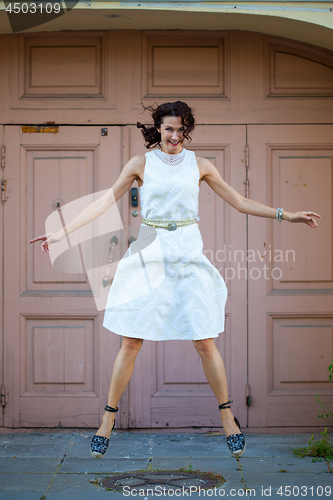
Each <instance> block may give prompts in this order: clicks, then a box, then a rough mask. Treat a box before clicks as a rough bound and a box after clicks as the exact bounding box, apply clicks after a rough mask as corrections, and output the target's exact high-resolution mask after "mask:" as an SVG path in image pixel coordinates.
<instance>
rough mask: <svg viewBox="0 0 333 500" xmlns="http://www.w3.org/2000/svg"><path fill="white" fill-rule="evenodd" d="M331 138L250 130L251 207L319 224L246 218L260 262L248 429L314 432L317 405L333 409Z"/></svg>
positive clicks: (252, 305)
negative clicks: (307, 216) (306, 216)
mask: <svg viewBox="0 0 333 500" xmlns="http://www.w3.org/2000/svg"><path fill="white" fill-rule="evenodd" d="M332 137H333V127H332V126H330V125H315V126H312V125H305V126H302V125H295V126H291V125H290V126H289V125H288V126H287V125H284V126H260V125H258V126H255V125H253V126H250V127H249V128H248V138H249V139H248V141H249V148H250V169H249V175H250V196H249V197H250V198H252V199H254V200H256V201H259V202H261V203H264V204H266V205H269V206H272V207H275V208H277V207H282V208H285V210H287V211H288V212H296V211H307V210H311V211H313V212H316V213H318V214H319V215H321V218H320V219H317V222H318V224H319V226H318V227H317V228H316V229H313V228H310V227H309V226H307V225H305V224H297V223H288V222H286V221H282V222H281V223H280V222H278V221H277V220H276V219H266V220H265V219H262V218H260V217H251V216H249V249H250V250H254V252H255V254H256V255H260V256H262V257H260V259H258V258H257V259H256V261H254V260H253V261H252V262H251V263H250V278H249V358H250V385H251V395H252V403H253V407H251V409H250V412H249V417H250V426H251V427H270V426H273V427H279V426H297V427H300V426H320V425H322V423H323V422H322V421H321V420H320V419H318V418H317V415H318V413H319V409H320V408H319V406H318V404H317V403H316V402H315V395H316V394H319V395H320V397H321V399H322V401H323V402H325V403H327V404H328V405H330V404H332V403H333V395H332V390H331V387H330V383H329V380H328V375H329V372H328V366H329V365H330V364H331V360H332V357H333V353H332V350H333V308H332V304H333V301H332V294H333V275H332V262H333V259H332V201H333V199H332V196H333V194H332V177H333V176H332V174H333V170H332V168H333V161H332V160H333V145H332ZM264 266H266V268H267V269H266V274H265V272H264V271H263V267H264ZM255 268H256V269H255ZM251 273H252V274H251Z"/></svg>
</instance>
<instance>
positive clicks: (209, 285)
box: [30, 101, 320, 458]
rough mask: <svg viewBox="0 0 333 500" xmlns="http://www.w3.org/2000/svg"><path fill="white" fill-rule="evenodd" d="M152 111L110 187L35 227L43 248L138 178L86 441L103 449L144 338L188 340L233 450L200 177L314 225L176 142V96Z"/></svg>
mask: <svg viewBox="0 0 333 500" xmlns="http://www.w3.org/2000/svg"><path fill="white" fill-rule="evenodd" d="M148 109H149V110H150V111H152V118H153V120H154V125H153V126H152V127H148V128H147V127H145V126H144V125H141V124H139V123H138V124H137V126H138V127H139V128H141V129H142V133H143V136H144V138H145V141H146V147H147V148H148V149H150V148H153V149H152V151H149V152H148V153H146V154H145V155H144V156H134V157H133V158H131V159H130V160H129V161H128V163H127V164H126V165H125V167H124V168H123V170H122V172H121V174H120V176H119V178H118V180H117V181H116V182H115V184H114V185H113V186H112V188H111V189H110V190H109V191H107V192H106V194H104V195H103V196H102V197H101V198H100V199H99V200H97V201H95V202H94V203H92V204H91V205H89V206H88V207H87V208H86V209H85V210H83V211H82V212H81V213H80V214H79V215H78V216H77V217H76V218H75V219H74V220H73V221H72V222H70V223H69V224H67V226H66V227H65V228H63V229H61V230H60V231H58V232H57V233H54V234H48V235H44V236H40V237H38V238H35V239H33V240H31V241H30V243H33V242H35V241H39V240H41V241H42V243H41V248H42V252H44V250H45V251H46V252H47V253H48V252H49V248H48V247H49V245H50V244H52V243H54V242H57V241H60V240H61V239H62V238H63V237H64V236H65V233H71V232H73V231H75V230H76V229H78V228H80V227H82V226H84V225H85V224H87V223H88V222H90V221H92V220H94V219H95V218H96V217H98V216H100V215H101V214H102V213H104V212H105V211H106V210H107V209H108V208H109V207H110V206H111V205H112V204H113V203H114V202H115V201H116V200H118V199H119V198H120V197H121V196H123V194H124V193H126V191H128V189H129V188H130V187H131V185H132V183H133V181H135V180H137V182H138V184H139V186H140V199H141V208H142V212H141V213H142V216H143V224H142V225H141V227H140V231H139V236H138V240H137V241H136V242H135V243H134V244H132V245H131V246H130V249H129V250H128V251H127V252H126V254H125V256H124V257H123V259H122V260H121V261H120V262H119V265H118V269H117V272H116V275H115V278H114V281H113V284H112V286H111V288H110V292H109V296H108V302H107V306H106V310H105V316H104V322H103V326H105V327H106V328H108V329H109V330H111V331H113V332H115V333H117V334H119V335H122V336H123V342H122V347H121V349H120V350H119V352H118V354H117V357H116V360H115V363H114V367H113V372H112V378H111V385H110V391H109V396H108V402H107V405H106V406H105V413H104V415H103V417H102V423H101V426H100V427H99V429H98V431H97V433H96V435H95V436H94V437H93V439H92V442H91V452H92V455H93V456H94V457H96V458H100V457H102V456H103V455H104V454H105V453H106V450H107V447H108V444H109V437H110V434H111V432H112V429H113V428H114V423H115V412H117V411H118V407H117V404H118V401H119V399H120V397H121V395H122V394H123V392H124V390H125V388H126V386H127V384H128V382H129V380H130V378H131V375H132V372H133V368H134V363H135V359H136V355H137V354H138V352H139V350H140V348H141V346H142V343H143V340H144V339H149V340H169V339H187V340H193V342H194V346H195V348H196V350H197V351H198V353H199V355H200V357H201V359H202V362H203V368H204V372H205V375H206V377H207V380H208V382H209V384H210V386H211V388H212V390H213V392H214V394H215V396H216V398H217V400H218V404H219V409H220V410H223V411H221V412H220V418H221V421H222V424H223V428H224V431H225V434H226V436H227V444H228V447H229V450H230V452H231V454H232V455H233V456H235V457H239V456H240V455H242V453H243V452H244V450H245V439H244V435H243V434H242V432H241V428H240V425H239V422H238V420H237V418H236V417H234V416H233V414H232V411H231V408H230V403H232V401H228V388H227V380H226V374H225V368H224V363H223V360H222V358H221V355H220V353H219V351H218V349H217V348H216V346H215V344H214V341H213V338H214V337H217V336H218V334H219V333H220V332H223V331H224V310H225V302H226V300H227V289H226V285H225V282H224V280H223V278H222V277H221V276H220V274H219V273H218V271H217V270H216V269H215V268H214V266H213V265H212V264H211V263H210V262H209V261H208V259H207V258H206V257H205V256H204V255H203V253H202V239H201V235H200V231H199V228H198V225H197V223H196V220H197V215H198V193H199V185H200V183H201V181H206V182H207V184H208V185H209V186H210V187H211V189H213V191H215V193H216V194H218V195H219V196H220V197H221V198H223V199H224V200H225V201H227V202H228V203H229V204H230V205H231V206H232V207H234V208H236V209H237V210H238V211H239V212H242V213H245V214H250V215H256V216H259V217H270V218H275V217H276V218H277V219H278V220H279V221H281V220H282V219H284V220H287V221H289V222H304V223H305V224H308V225H309V226H310V227H313V228H315V227H317V222H316V221H315V220H314V219H313V217H314V216H315V217H320V215H318V214H316V213H314V212H296V213H291V212H286V211H285V210H283V209H282V208H278V209H277V210H276V209H275V208H272V207H268V206H265V205H262V204H261V203H258V202H256V201H253V200H250V199H246V198H244V197H243V196H242V195H240V194H239V193H238V192H237V191H235V190H234V189H233V188H232V187H231V186H229V185H228V184H227V183H226V182H225V181H224V180H223V179H222V177H221V176H220V174H219V172H218V170H217V169H216V167H215V166H214V165H213V164H212V163H211V162H210V161H209V160H207V159H206V158H199V157H196V156H195V154H194V153H193V152H192V151H189V150H186V149H184V148H183V145H184V142H185V141H187V140H191V138H190V135H189V134H190V133H191V132H192V131H193V130H194V127H195V119H194V116H193V113H192V109H191V108H190V107H189V106H188V105H187V104H186V103H184V102H181V101H177V102H172V103H164V104H161V105H160V106H158V107H156V108H148Z"/></svg>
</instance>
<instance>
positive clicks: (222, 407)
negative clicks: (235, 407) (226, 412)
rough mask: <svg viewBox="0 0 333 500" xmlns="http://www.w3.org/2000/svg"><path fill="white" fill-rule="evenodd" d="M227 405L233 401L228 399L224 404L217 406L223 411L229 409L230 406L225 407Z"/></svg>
mask: <svg viewBox="0 0 333 500" xmlns="http://www.w3.org/2000/svg"><path fill="white" fill-rule="evenodd" d="M229 403H233V401H232V400H231V399H229V401H227V402H226V403H222V404H221V405H219V410H223V409H224V408H231V406H227V405H228V404H229Z"/></svg>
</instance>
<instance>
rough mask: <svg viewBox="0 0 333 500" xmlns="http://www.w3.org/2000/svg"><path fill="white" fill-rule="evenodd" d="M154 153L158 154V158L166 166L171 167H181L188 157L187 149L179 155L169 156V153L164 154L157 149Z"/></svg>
mask: <svg viewBox="0 0 333 500" xmlns="http://www.w3.org/2000/svg"><path fill="white" fill-rule="evenodd" d="M153 151H154V153H155V154H156V156H157V158H159V159H160V160H161V161H162V162H163V163H165V164H166V165H170V166H175V165H179V164H180V163H181V162H182V161H183V160H184V158H185V155H186V149H182V150H181V152H180V153H177V154H175V155H168V154H167V153H164V152H163V151H161V150H160V149H157V148H156V149H154V150H153Z"/></svg>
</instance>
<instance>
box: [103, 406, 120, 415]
mask: <svg viewBox="0 0 333 500" xmlns="http://www.w3.org/2000/svg"><path fill="white" fill-rule="evenodd" d="M104 410H106V411H110V412H114V413H116V412H117V411H118V406H117V407H116V408H112V406H108V405H105V408H104Z"/></svg>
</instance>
